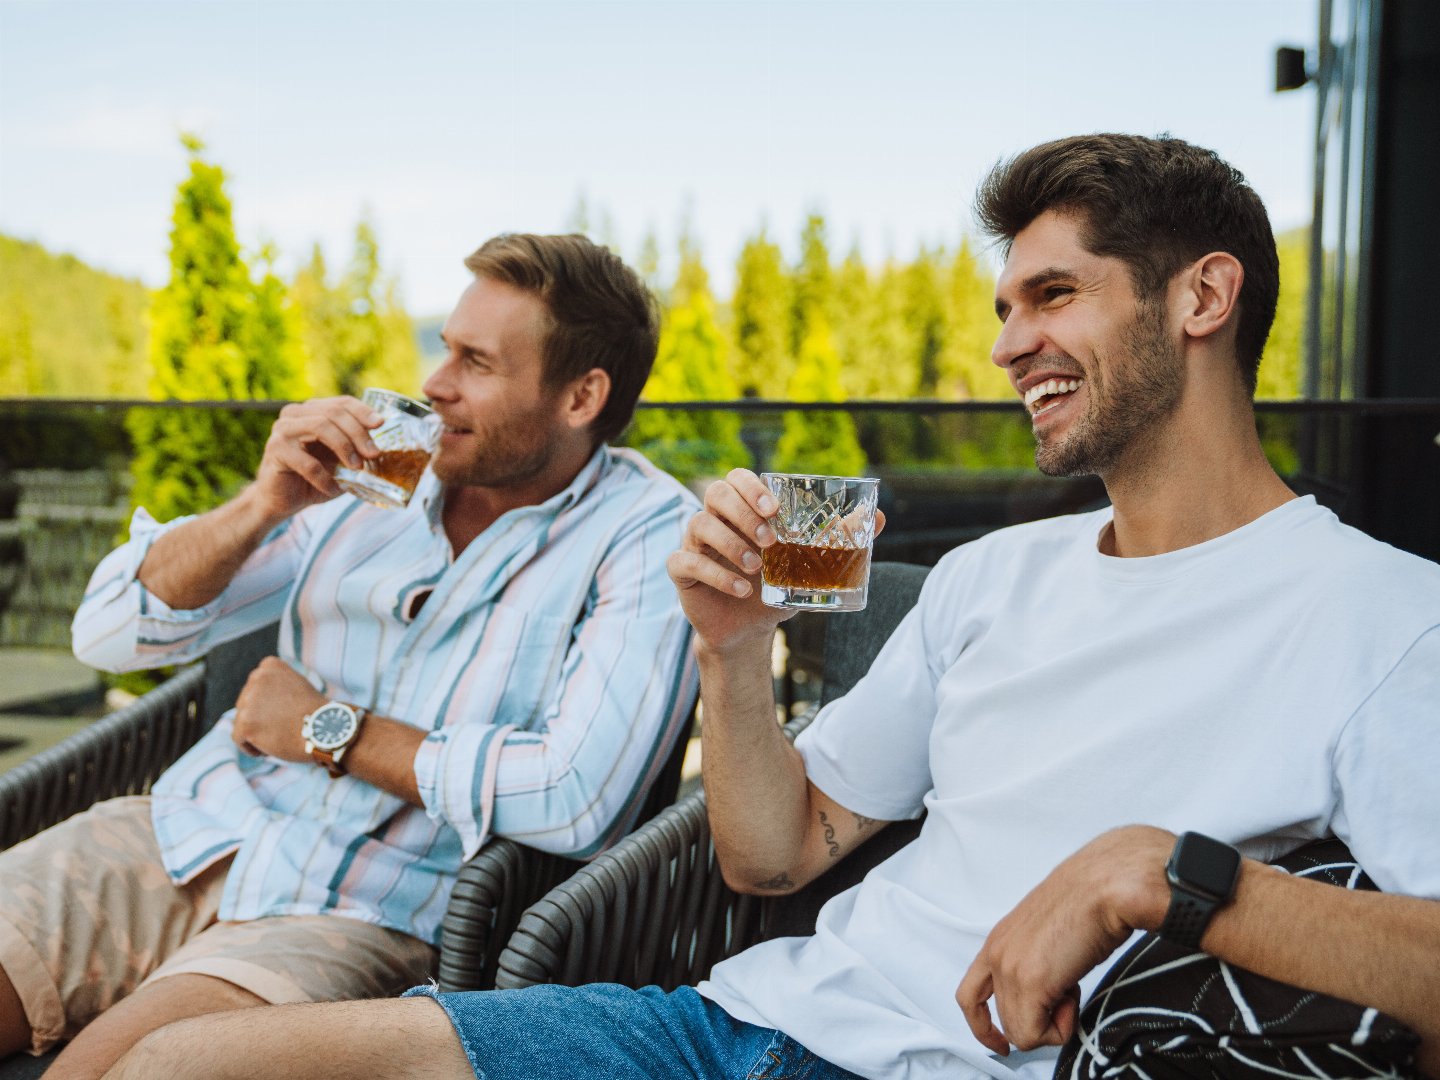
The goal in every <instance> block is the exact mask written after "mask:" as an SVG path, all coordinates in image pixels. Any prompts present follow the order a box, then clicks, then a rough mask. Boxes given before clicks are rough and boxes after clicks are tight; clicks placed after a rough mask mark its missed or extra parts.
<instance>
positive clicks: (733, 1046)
mask: <svg viewBox="0 0 1440 1080" xmlns="http://www.w3.org/2000/svg"><path fill="white" fill-rule="evenodd" d="M417 994H421V995H424V996H426V997H430V998H434V999H435V1001H436V1002H438V1003H439V1005H440V1007H441V1008H442V1009H444V1010H445V1012H446V1013H447V1014H448V1015H449V1017H450V1022H451V1023H452V1024H454V1025H455V1032H456V1034H457V1035H458V1036H459V1038H460V1045H461V1046H462V1047H463V1048H464V1050H465V1056H466V1057H467V1058H469V1059H470V1066H471V1068H473V1069H474V1070H475V1076H476V1077H477V1078H478V1080H549V1078H554V1080H571V1078H577V1080H589V1078H592V1077H593V1078H600V1077H604V1078H605V1080H631V1078H633V1080H672V1078H680V1077H684V1078H686V1080H711V1078H714V1080H860V1078H859V1077H857V1076H856V1075H855V1074H854V1073H852V1072H848V1071H847V1070H845V1069H842V1068H840V1067H839V1066H838V1065H832V1064H830V1062H828V1061H825V1060H824V1059H823V1058H819V1057H816V1056H815V1055H814V1054H812V1053H811V1052H810V1051H809V1050H807V1049H805V1047H803V1046H801V1045H800V1044H799V1043H797V1042H796V1041H795V1040H794V1039H791V1038H790V1037H789V1036H788V1035H785V1034H782V1033H781V1032H779V1031H775V1030H773V1029H772V1028H762V1027H756V1026H755V1025H754V1024H745V1023H742V1022H740V1021H739V1020H735V1019H733V1018H732V1017H731V1016H730V1014H729V1013H727V1012H726V1011H725V1010H724V1009H722V1008H720V1006H719V1005H716V1004H715V1003H714V1002H713V1001H710V1000H708V999H706V998H703V997H701V996H700V995H699V994H697V993H696V992H695V991H694V990H692V989H691V988H690V987H688V986H685V987H681V988H680V989H679V990H675V991H672V992H671V993H668V994H667V993H666V992H665V991H663V990H661V989H660V988H659V987H658V986H647V987H644V988H643V989H640V990H632V989H631V988H630V987H628V986H617V985H614V984H611V983H595V984H592V985H590V986H576V987H568V986H532V987H528V988H527V989H524V990H478V991H472V992H468V993H459V994H441V993H438V992H437V991H436V990H435V989H434V988H433V987H429V986H419V987H416V988H415V989H414V990H411V991H409V992H407V993H406V995H405V996H406V997H412V996H415V995H417Z"/></svg>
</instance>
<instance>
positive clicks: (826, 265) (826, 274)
mask: <svg viewBox="0 0 1440 1080" xmlns="http://www.w3.org/2000/svg"><path fill="white" fill-rule="evenodd" d="M831 278H832V275H831V273H830V249H829V248H828V247H827V246H826V242H825V218H824V217H823V216H821V215H820V214H811V215H810V216H809V217H807V218H806V219H805V228H804V229H803V230H801V233H800V261H799V263H798V264H797V265H796V267H795V273H794V284H793V286H792V293H791V304H790V352H791V355H793V356H796V357H798V356H799V355H800V346H801V345H802V344H803V343H804V341H805V336H806V334H807V333H808V332H809V330H810V323H811V321H812V320H814V319H821V320H823V321H824V322H825V324H826V326H830V325H832V324H833V322H834V313H835V312H834V301H835V297H834V291H833V287H832V280H831ZM787 382H788V375H787Z"/></svg>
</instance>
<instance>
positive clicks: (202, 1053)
mask: <svg viewBox="0 0 1440 1080" xmlns="http://www.w3.org/2000/svg"><path fill="white" fill-rule="evenodd" d="M162 1076H163V1077H165V1078H166V1080H295V1078H296V1077H304V1078H305V1080H474V1078H475V1073H474V1070H472V1069H471V1068H470V1062H469V1060H468V1059H467V1058H466V1057H465V1052H464V1051H463V1050H462V1049H461V1048H460V1039H459V1037H458V1036H457V1035H456V1034H455V1029H454V1028H453V1027H452V1026H451V1025H450V1018H449V1017H448V1016H446V1015H445V1011H444V1010H443V1009H441V1008H440V1007H439V1006H438V1005H436V1004H435V1002H433V1001H429V1000H427V999H425V998H394V999H388V1000H382V1001H341V1002H335V1003H333V1004H328V1005H279V1006H276V1007H275V1008H270V1009H265V1010H263V1011H261V1012H255V1011H253V1010H250V1009H243V1010H241V1011H240V1012H231V1013H221V1014H220V1015H218V1016H202V1017H199V1018H198V1019H194V1020H185V1021H182V1022H181V1023H178V1024H171V1025H170V1026H169V1027H166V1028H161V1029H160V1030H159V1031H157V1032H155V1033H154V1034H153V1035H149V1036H147V1037H146V1038H145V1039H144V1040H142V1041H141V1042H140V1044H139V1045H138V1046H136V1047H135V1049H133V1050H131V1051H130V1053H128V1054H126V1055H125V1057H124V1058H122V1059H121V1061H120V1063H119V1064H118V1065H116V1066H115V1068H114V1069H113V1070H112V1071H111V1072H109V1073H107V1074H106V1077H105V1080H155V1078H156V1077H162ZM47 1080H48V1077H47Z"/></svg>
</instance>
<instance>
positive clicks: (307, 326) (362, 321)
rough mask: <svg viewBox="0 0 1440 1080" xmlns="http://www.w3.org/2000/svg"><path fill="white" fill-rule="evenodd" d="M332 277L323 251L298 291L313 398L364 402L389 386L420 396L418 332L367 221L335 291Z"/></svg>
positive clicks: (315, 254) (303, 273)
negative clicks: (369, 391) (372, 391)
mask: <svg viewBox="0 0 1440 1080" xmlns="http://www.w3.org/2000/svg"><path fill="white" fill-rule="evenodd" d="M327 273H328V271H327V267H326V264H325V257H324V254H323V252H322V251H321V250H320V247H319V245H318V244H317V245H316V246H315V248H314V249H313V250H312V252H311V255H310V261H309V262H308V263H307V264H306V265H305V266H304V267H303V268H302V269H301V270H300V272H299V273H298V274H296V276H295V282H294V285H293V287H292V288H293V293H294V298H295V307H296V309H297V311H298V313H299V320H300V325H301V328H302V337H303V339H304V341H305V345H306V352H307V354H308V370H309V382H310V386H311V388H312V390H313V392H314V393H316V394H320V395H323V396H327V397H328V396H330V395H334V394H350V395H352V396H355V397H359V396H360V394H361V393H363V392H364V390H365V388H366V387H367V386H382V387H385V388H387V389H390V390H398V391H400V392H401V393H403V394H414V393H417V392H418V391H419V388H420V382H421V379H420V350H419V347H418V345H416V343H415V327H414V324H413V322H412V321H411V319H410V316H409V315H408V314H406V312H405V308H404V305H403V304H401V302H400V299H399V293H398V290H397V288H396V285H395V282H394V281H388V280H386V279H385V278H384V277H383V276H382V273H381V268H380V245H379V241H378V239H377V237H376V235H375V229H374V226H372V225H371V224H370V222H369V220H368V219H365V218H362V219H361V220H360V222H359V223H358V224H357V225H356V226H355V246H354V250H353V252H352V254H351V258H350V264H349V266H348V267H347V268H346V270H345V273H344V275H343V276H342V277H341V279H340V281H339V282H337V283H335V284H333V285H332V284H331V283H330V282H329V280H328V277H327Z"/></svg>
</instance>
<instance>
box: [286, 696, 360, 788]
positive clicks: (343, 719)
mask: <svg viewBox="0 0 1440 1080" xmlns="http://www.w3.org/2000/svg"><path fill="white" fill-rule="evenodd" d="M364 719H365V710H364V709H357V708H355V707H354V706H353V705H346V704H345V703H344V702H343V701H327V702H326V703H325V704H324V705H321V706H320V707H319V708H318V709H316V710H315V711H314V712H312V713H311V714H310V715H309V716H307V717H305V719H304V720H302V721H301V722H300V735H301V737H302V738H304V740H305V752H306V753H307V754H309V755H310V756H311V757H312V758H314V759H315V764H317V765H321V766H324V768H325V771H326V772H328V773H329V774H330V775H331V776H332V777H335V776H344V775H345V771H346V770H345V766H344V765H343V764H342V763H341V759H342V758H343V757H344V756H345V751H346V750H348V749H349V748H350V744H351V743H353V742H354V741H355V737H356V736H357V735H359V734H360V723H361V721H362V720H364Z"/></svg>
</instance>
